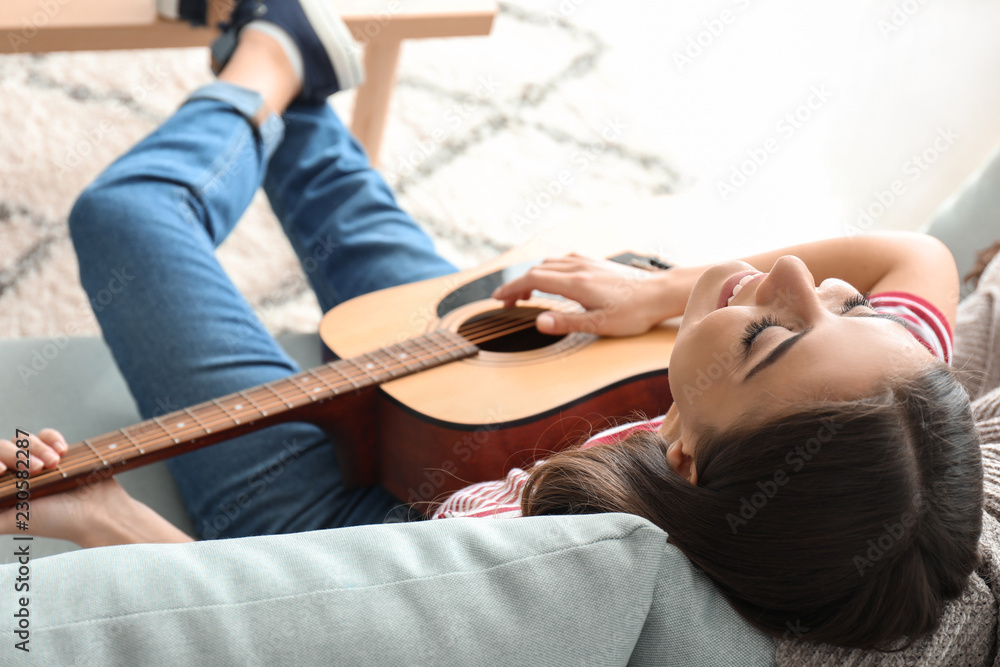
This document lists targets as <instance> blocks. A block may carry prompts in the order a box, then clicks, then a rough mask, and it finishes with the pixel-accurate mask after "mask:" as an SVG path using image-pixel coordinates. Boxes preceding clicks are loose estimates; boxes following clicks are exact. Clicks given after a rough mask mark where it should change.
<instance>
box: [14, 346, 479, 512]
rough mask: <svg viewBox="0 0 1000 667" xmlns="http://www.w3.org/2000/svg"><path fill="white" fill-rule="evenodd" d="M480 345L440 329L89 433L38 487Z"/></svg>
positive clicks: (37, 479) (34, 479)
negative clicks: (173, 409) (349, 357)
mask: <svg viewBox="0 0 1000 667" xmlns="http://www.w3.org/2000/svg"><path fill="white" fill-rule="evenodd" d="M477 351H478V348H477V347H476V346H475V345H473V344H472V343H470V342H469V341H468V340H467V339H466V338H464V337H462V336H460V335H458V334H456V333H452V332H448V331H435V332H433V333H430V334H427V335H424V336H419V337H417V338H411V339H408V340H405V341H403V342H400V343H397V344H395V345H390V346H388V347H383V348H380V349H378V350H375V351H373V352H369V353H366V354H363V355H361V356H358V357H354V358H351V359H341V360H338V361H332V362H330V363H328V364H325V365H323V366H318V367H316V368H312V369H309V370H307V371H302V372H300V373H296V374H294V375H289V376H287V377H284V378H281V379H280V380H274V381H272V382H267V383H264V384H262V385H258V386H256V387H252V388H249V389H245V390H242V391H238V392H236V393H233V394H229V395H228V396H223V397H221V398H214V399H212V400H209V401H206V402H204V403H199V404H198V405H194V406H191V407H188V408H183V409H181V410H177V411H175V412H171V413H169V414H165V415H162V416H158V417H153V418H152V419H147V420H145V421H143V422H139V423H138V424H134V425H132V426H128V427H125V428H121V429H118V430H117V431H112V432H110V433H105V434H104V435H99V436H96V437H93V438H86V439H84V440H83V441H82V443H77V444H76V445H70V450H69V452H67V453H66V454H65V455H64V456H63V458H62V460H61V461H60V464H59V465H58V466H57V467H55V468H50V469H46V470H44V471H42V472H41V473H38V474H34V475H32V476H31V488H32V493H35V492H36V491H37V490H39V489H40V488H42V487H44V485H45V484H46V482H56V481H60V480H66V479H69V478H71V477H79V476H81V475H83V474H87V473H91V472H92V471H94V470H95V469H99V468H101V467H120V466H123V465H124V464H125V463H127V462H133V461H134V460H135V459H137V458H143V457H150V456H151V455H153V454H156V453H157V452H160V451H162V450H164V449H168V448H172V447H180V446H183V445H189V444H190V443H192V442H194V441H197V440H198V439H201V438H204V437H205V436H207V435H209V434H214V435H215V436H216V438H214V439H215V440H217V439H218V435H219V434H220V433H222V432H225V431H229V430H233V429H235V428H237V427H239V426H241V425H247V424H252V423H254V422H256V421H258V420H260V419H263V418H265V417H268V416H275V415H277V414H280V413H283V412H287V411H291V410H296V409H298V408H301V407H304V406H306V405H309V404H312V403H320V402H323V401H327V400H330V399H332V398H334V397H336V396H338V395H341V394H349V393H353V392H357V391H359V390H362V389H365V388H366V387H371V386H374V385H378V384H382V383H383V382H387V381H390V380H393V379H396V378H401V377H404V376H406V375H410V374H411V373H416V372H419V371H423V370H426V369H429V368H433V367H435V366H440V365H441V364H444V363H447V362H450V361H455V360H458V359H463V358H466V357H470V356H472V355H474V354H475V353H476V352H477ZM109 474H110V473H109ZM5 477H6V478H5V479H3V480H2V481H0V507H2V506H3V505H4V504H5V502H4V501H6V500H8V499H10V498H13V496H14V494H15V487H14V481H15V480H14V477H13V475H7V476H5ZM6 504H9V503H6Z"/></svg>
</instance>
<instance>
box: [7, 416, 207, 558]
mask: <svg viewBox="0 0 1000 667" xmlns="http://www.w3.org/2000/svg"><path fill="white" fill-rule="evenodd" d="M68 450H69V447H68V445H67V443H66V439H65V438H64V437H63V435H62V434H61V433H60V432H59V431H56V430H55V429H51V428H46V429H42V430H41V431H39V432H38V434H37V435H29V436H28V449H27V451H28V452H29V459H28V460H29V461H30V468H29V469H30V472H31V473H32V474H34V473H37V472H39V471H41V470H44V469H47V468H53V467H55V466H56V465H57V464H58V463H59V460H60V458H61V457H62V455H63V454H65V453H66V452H67V451H68ZM18 451H19V448H17V447H16V446H15V445H14V443H12V442H10V441H9V440H0V465H2V466H3V469H4V471H5V472H3V473H2V476H0V479H8V478H9V477H8V476H11V475H14V474H15V473H16V471H23V470H24V464H23V461H24V460H25V458H24V455H23V454H22V455H20V456H18V455H17V452H18ZM20 451H24V450H23V449H21V450H20ZM18 459H19V460H21V461H22V465H21V466H17V463H16V461H17V460H18ZM29 481H30V478H29ZM25 511H27V513H28V520H27V523H28V525H29V527H30V528H29V531H28V532H29V533H30V534H31V535H34V536H37V537H53V538H56V539H60V540H69V541H70V542H74V543H76V544H78V545H80V546H82V547H94V546H107V545H111V544H129V543H141V542H186V541H190V540H191V538H190V537H188V536H187V535H185V534H184V533H182V532H181V531H180V530H178V529H177V528H176V527H174V526H173V524H171V523H169V522H168V521H167V520H166V519H164V518H163V517H161V516H160V515H159V514H156V512H154V511H153V510H151V509H150V508H149V507H147V506H146V505H144V504H142V503H140V502H139V501H137V500H135V499H134V498H132V496H130V495H129V494H128V492H126V491H125V489H123V488H122V486H121V485H120V484H119V483H118V482H117V480H115V479H114V478H113V477H108V478H106V479H103V480H100V481H94V482H88V483H87V484H85V485H82V486H79V487H77V488H75V489H72V490H69V491H63V492H62V493H56V494H53V495H49V496H44V497H41V498H31V499H30V500H29V501H28V502H27V503H26V504H18V505H15V506H14V507H10V508H7V509H5V510H2V511H0V534H4V533H6V534H10V533H14V532H17V531H16V525H15V524H16V522H17V520H19V519H20V520H24V515H23V514H22V515H21V516H17V513H18V512H22V513H23V512H25Z"/></svg>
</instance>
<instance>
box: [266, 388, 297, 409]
mask: <svg viewBox="0 0 1000 667" xmlns="http://www.w3.org/2000/svg"><path fill="white" fill-rule="evenodd" d="M262 386H264V387H266V388H267V390H268V391H269V392H271V393H272V394H274V395H275V397H277V399H278V400H279V401H281V402H282V403H284V404H285V405H287V406H288V407H289V409H291V408H294V407H295V406H294V405H292V404H291V403H289V402H288V401H287V400H285V397H284V396H282V395H281V394H279V393H278V392H277V391H275V389H274V387H272V386H271V383H270V382H265V383H264V384H263V385H262Z"/></svg>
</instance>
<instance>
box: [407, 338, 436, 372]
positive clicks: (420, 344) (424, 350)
mask: <svg viewBox="0 0 1000 667" xmlns="http://www.w3.org/2000/svg"><path fill="white" fill-rule="evenodd" d="M426 338H427V337H426V336H420V337H419V338H411V339H410V340H408V341H407V343H410V344H411V345H413V346H414V347H416V348H417V357H416V361H417V363H419V364H420V368H421V369H424V368H427V367H428V364H427V356H428V355H430V356H432V357H433V356H434V352H433V350H431V349H429V348H428V347H427V343H426V340H425V339H426Z"/></svg>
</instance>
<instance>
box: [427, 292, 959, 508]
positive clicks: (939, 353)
mask: <svg viewBox="0 0 1000 667" xmlns="http://www.w3.org/2000/svg"><path fill="white" fill-rule="evenodd" d="M869 301H870V302H871V305H872V308H873V309H874V310H875V311H876V312H879V313H888V314H891V315H896V316H898V317H900V318H902V320H903V321H904V322H906V328H907V329H908V330H909V332H910V333H911V334H913V337H914V338H916V339H917V340H918V341H920V342H921V343H922V344H923V345H924V346H925V347H926V348H927V349H928V350H930V351H931V353H932V354H934V356H936V357H937V358H938V359H941V360H943V361H945V362H947V363H949V364H950V363H951V354H952V345H953V342H954V340H953V337H952V333H951V327H949V326H948V320H946V319H945V317H944V315H942V314H941V311H940V310H938V309H937V308H936V307H935V306H934V305H933V304H931V303H930V302H929V301H927V300H926V299H923V298H922V297H919V296H916V295H915V294H909V293H907V292H880V293H878V294H873V295H872V296H871V297H869ZM665 416H666V415H661V416H659V417H656V418H655V419H650V420H648V421H641V422H631V423H628V424H622V425H620V426H616V427H614V428H610V429H607V430H605V431H601V432H600V433H598V434H597V435H595V436H593V437H591V438H590V439H589V440H587V441H586V442H585V443H584V444H582V445H580V447H581V448H586V447H593V446H595V445H607V444H614V443H616V442H619V441H621V440H624V439H625V438H627V437H628V436H629V435H631V434H632V433H635V432H636V431H658V430H659V429H660V426H662V425H663V419H664V417H665ZM541 463H542V461H536V462H535V465H536V466H537V465H539V464H541ZM527 481H528V472H527V471H525V470H522V469H521V468H513V469H512V470H511V471H510V472H508V473H507V476H506V477H504V478H503V479H500V480H495V481H489V482H480V483H479V484H472V485H471V486H467V487H465V488H464V489H460V490H458V491H456V492H455V493H453V494H452V495H451V496H450V497H449V498H448V499H447V500H445V501H444V502H443V503H441V505H440V506H438V508H437V510H435V511H434V513H433V514H432V515H431V518H432V519H450V518H453V517H474V518H485V517H489V518H514V517H519V516H521V491H522V490H523V489H524V484H525V482H527Z"/></svg>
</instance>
